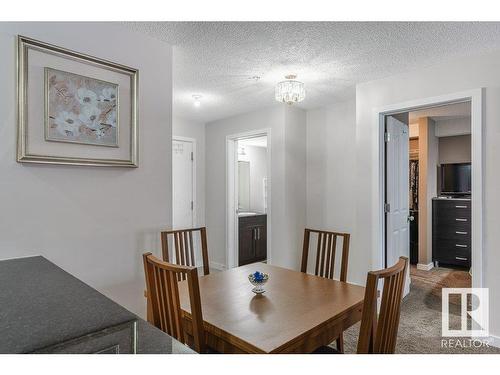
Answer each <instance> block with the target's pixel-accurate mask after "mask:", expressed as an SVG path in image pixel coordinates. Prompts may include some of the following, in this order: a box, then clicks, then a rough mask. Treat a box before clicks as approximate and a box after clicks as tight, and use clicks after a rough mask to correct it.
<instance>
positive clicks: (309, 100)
mask: <svg viewBox="0 0 500 375" xmlns="http://www.w3.org/2000/svg"><path fill="white" fill-rule="evenodd" d="M125 26H126V27H128V28H131V29H133V30H136V31H138V32H142V33H147V34H149V35H150V36H152V37H154V38H157V39H160V40H163V41H165V42H166V43H169V44H171V45H173V46H174V65H173V83H174V103H173V105H174V113H175V115H176V116H181V117H185V118H189V119H193V120H197V121H203V122H207V121H212V120H216V119H220V118H225V117H228V116H231V115H235V114H238V113H243V112H248V111H251V110H254V109H257V108H261V107H267V106H271V105H283V104H280V103H277V102H275V100H274V85H275V84H276V83H277V82H278V81H280V80H282V79H283V76H284V75H286V74H289V73H296V74H298V79H299V80H301V81H303V82H304V83H305V84H306V99H305V100H304V101H303V102H302V103H301V104H300V105H299V107H301V108H305V109H309V108H315V107H320V106H322V105H326V104H331V103H334V102H336V101H341V100H344V99H346V98H348V97H350V96H352V95H354V86H355V84H357V83H360V82H365V81H370V80H374V79H379V78H383V77H386V76H389V75H392V74H396V73H399V72H403V71H406V70H410V69H412V68H414V67H416V66H427V65H432V64H436V63H438V62H441V61H445V60H447V59H450V58H459V57H462V56H466V55H471V54H476V53H483V52H487V51H492V50H498V49H500V23H497V22H494V23H477V22H467V23H462V22H451V23H449V22H446V23H439V22H382V23H381V22H368V23H367V22H313V23H311V22H140V23H126V24H125ZM158 63H159V64H161V62H158ZM253 76H260V77H261V79H260V80H259V81H255V80H252V79H250V78H251V77H253ZM193 94H201V95H203V98H202V99H201V101H202V104H201V106H200V107H199V108H195V107H194V106H193V99H192V95H193Z"/></svg>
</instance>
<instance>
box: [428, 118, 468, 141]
mask: <svg viewBox="0 0 500 375" xmlns="http://www.w3.org/2000/svg"><path fill="white" fill-rule="evenodd" d="M470 131H471V130H470V117H463V118H458V119H451V120H439V121H436V137H451V136H454V135H464V134H470Z"/></svg>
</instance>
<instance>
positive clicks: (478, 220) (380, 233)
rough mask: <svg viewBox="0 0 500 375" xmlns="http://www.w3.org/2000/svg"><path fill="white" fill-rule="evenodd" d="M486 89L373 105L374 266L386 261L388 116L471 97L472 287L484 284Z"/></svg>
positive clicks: (376, 266) (377, 266) (468, 99)
mask: <svg viewBox="0 0 500 375" xmlns="http://www.w3.org/2000/svg"><path fill="white" fill-rule="evenodd" d="M484 95H485V93H484V89H483V88H478V89H472V90H466V91H460V92H455V93H450V94H446V95H441V96H434V97H427V98H422V99H416V100H410V101H406V102H401V103H395V104H391V105H387V106H384V107H381V108H377V109H374V111H373V116H372V124H373V129H374V131H376V132H377V134H376V136H375V137H373V142H374V144H373V147H372V152H373V153H372V163H373V164H372V167H373V168H372V171H373V174H374V175H373V181H374V183H373V189H372V205H373V207H372V215H373V218H372V220H373V223H374V226H373V228H374V235H373V238H372V249H373V250H372V268H375V269H380V268H383V265H384V261H385V245H386V244H385V231H386V228H385V220H384V217H385V215H384V203H385V140H384V132H385V116H387V115H394V114H398V113H402V112H408V111H415V110H418V109H423V108H428V107H437V106H443V105H447V104H454V103H459V102H465V101H470V103H471V138H472V141H471V149H472V150H471V151H472V153H471V155H472V164H471V165H472V196H471V202H472V213H471V215H472V250H471V252H472V266H471V268H472V287H474V288H482V287H484V275H483V207H484V199H483V197H484V191H483V186H482V185H483V184H482V180H483V170H484V156H483V154H484V135H483V128H484V116H483V108H484V107H483V105H484Z"/></svg>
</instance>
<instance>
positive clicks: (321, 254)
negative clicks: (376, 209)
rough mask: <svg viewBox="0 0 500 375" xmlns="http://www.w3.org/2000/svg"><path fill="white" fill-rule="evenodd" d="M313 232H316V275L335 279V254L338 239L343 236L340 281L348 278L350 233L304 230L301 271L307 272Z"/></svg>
mask: <svg viewBox="0 0 500 375" xmlns="http://www.w3.org/2000/svg"><path fill="white" fill-rule="evenodd" d="M311 234H316V236H315V237H316V238H317V242H316V263H315V268H314V274H315V275H316V276H321V277H326V278H329V279H333V275H334V269H335V256H336V250H337V239H338V238H339V237H341V238H342V254H341V257H342V258H341V261H340V281H346V280H347V264H348V258H349V241H350V238H351V236H350V234H349V233H340V232H328V231H323V230H316V229H308V228H306V229H305V230H304V243H303V249H302V265H301V269H300V270H301V271H302V272H304V273H305V272H307V261H308V257H309V247H310V245H311Z"/></svg>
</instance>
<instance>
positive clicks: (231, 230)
mask: <svg viewBox="0 0 500 375" xmlns="http://www.w3.org/2000/svg"><path fill="white" fill-rule="evenodd" d="M259 136H267V160H266V162H267V163H266V167H267V212H266V215H267V262H268V263H271V260H272V248H271V243H272V241H271V238H272V231H271V222H272V220H271V218H272V209H271V208H272V204H271V199H272V194H271V191H272V189H271V186H272V178H271V176H272V173H271V172H272V171H271V143H272V142H271V139H272V138H271V128H264V129H258V130H251V131H247V132H242V133H238V134H231V135H228V136H226V267H227V268H228V269H229V268H234V267H238V240H239V238H238V215H237V209H238V172H237V170H238V148H237V147H236V142H237V141H238V140H240V139H245V138H255V137H259Z"/></svg>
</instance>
